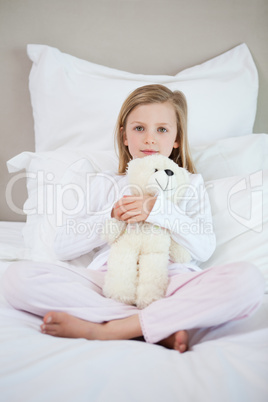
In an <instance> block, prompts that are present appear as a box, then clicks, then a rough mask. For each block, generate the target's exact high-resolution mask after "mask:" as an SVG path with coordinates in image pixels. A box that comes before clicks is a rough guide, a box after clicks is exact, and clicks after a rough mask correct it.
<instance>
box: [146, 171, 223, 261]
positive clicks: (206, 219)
mask: <svg viewBox="0 0 268 402" xmlns="http://www.w3.org/2000/svg"><path fill="white" fill-rule="evenodd" d="M147 222H150V223H152V224H155V225H158V226H161V227H165V228H167V229H169V230H170V231H171V233H172V238H173V240H175V241H176V242H177V243H179V244H181V245H182V246H184V247H185V248H186V249H187V250H188V251H189V252H190V254H191V256H192V259H194V260H197V261H206V260H208V258H209V257H210V256H211V255H212V253H213V252H214V250H215V247H216V238H215V234H214V231H213V224H212V215H211V208H210V202H209V198H208V195H207V192H206V189H205V184H204V181H203V178H202V176H201V175H191V176H190V184H189V186H188V188H187V190H186V192H185V194H184V197H183V199H182V200H181V202H180V203H179V205H175V204H174V203H173V202H171V201H169V200H167V199H166V198H165V197H164V195H163V194H160V195H159V196H158V197H157V200H156V203H155V204H154V207H153V209H152V211H151V213H150V215H149V216H148V218H147Z"/></svg>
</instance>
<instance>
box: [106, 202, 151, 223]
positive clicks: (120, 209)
mask: <svg viewBox="0 0 268 402" xmlns="http://www.w3.org/2000/svg"><path fill="white" fill-rule="evenodd" d="M155 201H156V198H155V197H151V196H148V195H147V196H134V195H126V196H124V197H123V198H121V199H120V200H119V201H117V202H116V203H115V204H114V207H113V210H112V218H115V219H117V220H119V221H125V222H127V223H134V222H143V221H145V220H146V219H147V217H148V216H149V214H150V212H151V211H152V209H153V207H154V204H155Z"/></svg>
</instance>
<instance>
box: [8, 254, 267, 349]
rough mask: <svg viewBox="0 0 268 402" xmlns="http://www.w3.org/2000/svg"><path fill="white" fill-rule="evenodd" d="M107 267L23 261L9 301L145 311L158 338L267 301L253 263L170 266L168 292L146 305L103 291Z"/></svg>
mask: <svg viewBox="0 0 268 402" xmlns="http://www.w3.org/2000/svg"><path fill="white" fill-rule="evenodd" d="M104 275H105V271H93V270H89V269H82V268H80V269H79V268H73V267H67V265H66V267H63V266H60V265H53V264H49V263H42V262H30V261H20V262H15V263H13V264H11V265H10V267H9V268H8V269H7V271H6V273H5V275H4V278H3V284H4V293H5V297H6V299H7V301H8V302H9V303H10V304H11V305H12V306H13V307H14V308H16V309H19V310H24V311H27V312H30V313H33V314H36V315H38V316H44V315H45V314H46V313H47V312H49V311H63V312H67V313H69V314H72V315H74V316H76V317H79V318H82V319H84V320H87V321H92V322H97V323H100V322H104V321H110V320H114V319H120V318H125V317H128V316H130V315H133V314H138V315H139V320H140V324H141V328H142V332H143V336H144V338H145V340H146V341H147V342H150V343H157V342H159V341H160V340H162V339H164V338H166V337H168V336H169V335H171V334H173V333H174V332H176V331H178V330H182V329H185V330H190V329H193V328H205V327H212V326H216V325H220V324H223V323H226V322H228V321H232V320H238V319H241V318H244V317H248V316H249V315H251V314H252V313H253V312H254V311H255V310H256V309H257V307H258V306H259V305H260V304H261V301H262V298H263V294H264V279H263V277H262V275H261V273H260V272H259V270H258V269H257V268H256V267H255V266H253V265H251V264H249V263H233V264H229V265H222V266H217V267H213V268H209V269H206V270H204V271H201V272H192V271H190V270H188V269H187V268H183V267H181V272H180V273H175V274H174V272H173V271H170V283H169V286H168V289H167V293H166V297H165V298H163V299H161V300H158V301H156V302H154V303H152V304H151V305H149V306H148V307H146V308H145V309H143V310H138V309H137V308H136V307H134V306H128V305H125V304H122V303H119V302H116V301H114V300H112V299H108V298H105V297H104V296H103V294H102V286H103V282H104Z"/></svg>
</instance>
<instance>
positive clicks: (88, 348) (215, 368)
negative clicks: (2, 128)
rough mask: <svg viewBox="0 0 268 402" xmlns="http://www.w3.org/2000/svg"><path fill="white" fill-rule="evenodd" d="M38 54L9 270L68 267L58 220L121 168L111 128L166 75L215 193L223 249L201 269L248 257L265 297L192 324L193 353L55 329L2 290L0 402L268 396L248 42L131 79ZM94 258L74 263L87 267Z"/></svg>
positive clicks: (3, 235) (18, 166)
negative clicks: (61, 263)
mask: <svg viewBox="0 0 268 402" xmlns="http://www.w3.org/2000/svg"><path fill="white" fill-rule="evenodd" d="M27 53H28V56H29V58H30V60H31V61H32V63H33V64H32V69H31V73H30V81H29V87H30V94H31V102H32V108H33V116H34V124H35V144H36V151H35V152H23V153H21V154H19V155H16V156H14V157H13V158H12V159H10V160H9V161H8V169H9V171H10V172H12V173H15V176H13V178H14V179H13V180H12V181H10V183H9V185H8V186H7V191H6V197H7V199H8V201H9V203H10V205H12V204H14V203H13V200H12V186H13V185H14V183H15V182H16V180H17V179H19V178H21V177H22V176H23V177H25V178H26V180H27V191H28V198H27V201H26V203H25V204H24V213H25V214H26V215H27V221H26V223H23V222H1V223H0V240H1V241H0V258H1V261H0V273H1V276H2V275H3V273H4V272H5V270H6V268H7V267H8V265H9V264H10V263H11V261H16V260H26V259H30V260H34V261H51V262H55V261H57V258H56V256H55V254H54V252H53V235H54V233H55V230H56V228H57V226H60V225H62V224H63V223H64V222H66V220H67V219H69V217H70V215H72V216H73V214H74V211H76V212H77V209H79V196H80V194H81V193H83V194H85V193H86V192H87V191H88V186H89V183H90V182H91V179H92V178H93V177H94V176H95V175H96V174H98V173H101V172H103V171H107V170H115V169H116V167H117V155H116V152H115V150H114V142H113V136H112V135H111V133H112V131H113V127H114V125H115V119H116V116H117V113H118V111H119V108H120V105H121V103H122V101H123V100H124V99H125V97H126V96H127V95H128V94H129V93H130V92H131V91H132V90H133V89H134V88H136V87H138V86H141V85H146V84H148V83H161V84H164V85H167V86H168V87H169V88H171V89H180V90H182V91H183V92H184V93H185V95H186V97H187V100H188V105H189V141H190V145H191V150H192V156H193V159H194V162H195V164H196V167H197V170H198V171H199V172H200V173H202V175H203V177H204V180H205V185H206V191H208V194H209V197H210V201H211V207H212V214H213V221H214V229H215V233H216V237H217V248H216V251H215V253H214V254H213V256H212V257H211V258H210V259H209V261H207V262H205V263H202V264H201V268H202V269H206V268H208V267H210V266H212V265H216V264H221V263H228V262H233V261H239V260H243V261H250V262H252V263H254V264H255V265H256V269H259V270H260V271H261V273H262V274H263V276H264V280H265V283H266V289H265V291H266V293H265V295H264V299H263V304H262V306H261V307H260V309H259V310H258V311H257V312H256V313H255V314H254V315H253V316H252V317H250V318H247V319H245V320H242V321H237V322H231V323H228V324H225V325H221V326H219V327H213V328H205V329H199V328H197V329H195V330H192V331H191V332H190V345H189V351H188V352H187V353H184V354H179V353H178V352H176V351H172V350H167V349H165V348H163V347H161V346H158V345H150V344H146V343H145V342H141V341H137V340H130V341H86V340H84V339H63V338H54V337H51V336H48V335H44V334H42V333H41V332H40V328H39V326H40V324H41V322H42V320H41V318H40V317H36V316H33V315H31V314H28V313H26V312H23V311H18V310H14V309H13V308H12V307H11V306H10V305H8V303H7V302H6V301H5V299H4V297H3V295H1V309H0V320H1V329H0V351H1V366H0V373H1V374H0V395H1V399H2V398H3V401H5V402H15V401H17V400H20V401H27V402H28V401H29V402H30V401H33V402H37V401H38V402H39V401H45V400H49V401H59V400H65V401H73V400H76V401H78V402H82V401H88V400H91V401H108V400H109V401H110V400H111V401H143V400H149V401H156V402H157V401H159V402H160V401H161V402H162V401H164V400H166V401H170V402H171V401H185V402H189V401H191V402H195V401H196V402H200V401H219V402H221V401H230V402H238V401H239V402H240V401H243V402H252V401H258V402H266V401H267V398H268V382H267V378H268V295H267V293H268V253H267V240H268V235H267V234H268V227H267V224H268V194H267V191H268V185H267V184H268V183H267V181H268V174H267V169H268V158H267V155H268V137H267V134H265V133H261V134H253V124H254V120H255V115H256V108H257V95H258V74H257V70H256V66H255V64H254V61H253V59H252V56H251V54H250V51H249V49H248V47H247V45H246V44H241V45H239V46H237V47H235V48H233V49H231V50H230V51H228V52H226V53H224V54H221V55H218V56H215V57H214V58H212V59H210V60H208V61H206V62H204V63H202V64H200V65H196V66H193V67H192V68H188V69H186V70H183V71H181V72H179V73H178V74H177V75H175V76H163V75H162V76H156V75H151V76H150V75H141V74H131V73H127V72H124V71H119V70H115V69H111V68H108V67H105V66H101V65H97V64H94V63H91V62H89V61H86V60H82V59H78V58H76V57H74V56H72V55H70V54H66V53H63V52H61V51H60V50H59V49H57V48H54V47H50V46H47V45H35V44H31V45H28V48H27ZM200 99H201V101H200ZM104 116H105V118H104ZM204 190H205V189H200V191H204ZM205 229H206V228H205V227H204V230H205ZM93 257H94V253H92V254H90V255H86V256H82V257H80V258H78V259H76V260H73V261H71V262H70V264H72V265H75V266H79V267H81V266H83V267H85V268H86V267H87V266H88V264H89V262H90V261H91V260H92V258H93Z"/></svg>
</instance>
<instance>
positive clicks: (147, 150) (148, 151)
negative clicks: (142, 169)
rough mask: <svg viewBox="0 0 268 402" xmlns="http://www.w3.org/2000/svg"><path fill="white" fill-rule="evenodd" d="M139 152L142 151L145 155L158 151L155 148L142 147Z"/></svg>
mask: <svg viewBox="0 0 268 402" xmlns="http://www.w3.org/2000/svg"><path fill="white" fill-rule="evenodd" d="M141 152H142V153H144V154H145V155H154V154H158V151H155V150H153V149H143V150H142V151H141Z"/></svg>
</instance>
